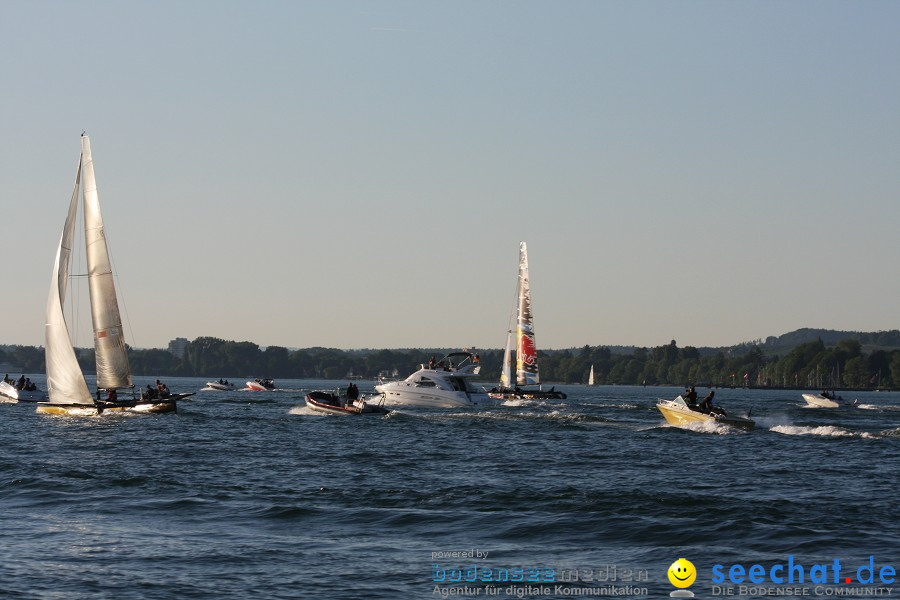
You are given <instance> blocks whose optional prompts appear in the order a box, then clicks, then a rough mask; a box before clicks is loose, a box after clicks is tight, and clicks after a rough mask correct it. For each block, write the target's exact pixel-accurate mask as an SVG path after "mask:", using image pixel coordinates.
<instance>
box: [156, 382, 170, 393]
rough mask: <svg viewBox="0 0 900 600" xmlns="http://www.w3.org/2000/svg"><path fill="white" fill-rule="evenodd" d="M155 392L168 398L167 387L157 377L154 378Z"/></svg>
mask: <svg viewBox="0 0 900 600" xmlns="http://www.w3.org/2000/svg"><path fill="white" fill-rule="evenodd" d="M156 392H157V394H159V397H160V398H168V397H169V387H168V386H167V385H166V384H164V383H163V382H161V381H160V380H159V379H157V380H156Z"/></svg>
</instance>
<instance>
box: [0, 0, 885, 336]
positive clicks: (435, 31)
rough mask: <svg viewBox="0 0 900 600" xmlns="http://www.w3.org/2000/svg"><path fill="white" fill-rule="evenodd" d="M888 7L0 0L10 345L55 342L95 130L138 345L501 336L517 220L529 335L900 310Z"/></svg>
mask: <svg viewBox="0 0 900 600" xmlns="http://www.w3.org/2000/svg"><path fill="white" fill-rule="evenodd" d="M898 27H900V2H889V1H884V2H876V1H860V2H849V1H837V2H831V1H827V0H815V1H796V2H781V1H777V2H776V1H771V2H768V1H759V0H754V1H746V2H741V1H731V2H724V1H723V2H718V1H716V2H711V1H710V2H703V1H697V2H690V1H679V2H675V1H672V2H657V1H621V2H601V1H585V2H567V1H562V2H550V1H547V2H528V1H522V2H511V1H509V2H491V1H477V2H476V1H473V2H456V1H454V2H418V1H415V2H414V1H410V2H393V1H391V2H377V1H369V0H366V1H359V2H342V1H337V2H330V1H329V2H325V1H322V2H301V1H290V2H275V1H266V2H255V1H254V2H251V1H240V2H228V1H215V2H213V1H209V2H202V1H188V2H183V1H177V2H168V1H158V0H152V1H146V2H128V1H122V2H118V1H117V2H102V1H100V2H88V1H79V2H75V1H59V2H46V1H31V0H28V1H16V0H3V1H2V2H0V53H2V56H3V60H2V64H3V70H2V85H0V88H2V93H0V110H2V115H3V117H2V118H3V135H4V141H3V144H2V156H0V159H2V160H0V202H2V209H3V213H2V215H3V223H4V227H3V240H2V245H0V247H2V272H3V279H4V289H5V293H4V294H3V295H2V301H0V302H2V304H0V307H2V308H0V315H2V317H3V319H2V335H0V342H5V343H21V344H34V345H37V344H40V345H43V323H44V304H45V302H46V298H47V290H48V286H49V283H50V269H51V267H52V262H53V257H54V253H55V249H56V248H55V247H56V244H57V241H58V239H59V235H60V232H61V229H62V224H63V220H64V218H65V212H66V207H67V204H68V201H69V196H70V194H71V190H72V185H73V182H74V175H75V169H76V165H77V161H78V153H79V151H80V142H79V135H80V134H81V132H82V130H85V131H87V133H88V134H89V135H90V136H91V141H92V146H93V154H94V161H95V168H96V173H97V180H98V186H99V190H100V201H101V204H102V205H103V209H104V218H105V221H106V227H107V233H108V238H109V243H110V247H111V250H112V252H113V261H114V265H115V267H116V269H117V271H118V284H119V287H120V290H121V292H122V295H123V296H124V301H125V311H126V312H127V315H128V317H129V319H128V320H129V322H130V328H131V332H133V335H129V343H131V344H133V345H135V346H140V347H150V346H165V345H166V343H167V342H168V341H169V340H170V339H172V338H174V337H176V336H182V337H187V338H189V339H193V338H195V337H197V336H201V335H211V336H217V337H222V338H225V339H235V340H250V341H254V342H257V343H259V344H261V345H264V346H265V345H273V344H277V345H285V346H295V347H306V346H333V347H340V348H360V347H389V348H395V347H423V346H442V347H453V346H470V345H474V346H477V347H481V348H485V347H488V348H499V347H501V346H503V345H504V343H505V340H506V327H507V324H508V322H509V315H510V311H511V310H512V307H513V295H514V293H515V285H516V268H517V260H518V258H517V252H518V242H519V240H525V241H527V242H528V248H529V253H530V256H529V258H530V262H531V283H532V292H533V307H534V313H535V321H536V324H535V328H536V338H537V344H538V347H539V348H562V347H570V346H582V345H585V344H591V345H595V344H637V345H646V346H654V345H659V344H665V343H668V342H669V340H672V339H675V340H677V342H678V344H679V345H681V346H684V345H696V346H701V345H725V344H732V343H737V342H741V341H745V340H750V339H755V338H759V337H765V336H767V335H773V334H780V333H784V332H787V331H790V330H793V329H796V328H799V327H827V328H835V329H849V330H882V329H893V328H897V327H898V326H900V310H898V302H897V299H898V295H900V273H898V269H897V266H896V260H897V257H898V255H900V235H898V223H900V35H898ZM76 271H77V269H76ZM81 272H83V270H82V271H81ZM127 327H128V324H126V328H127ZM126 332H128V330H127V329H126ZM78 342H79V345H88V344H89V342H90V335H89V334H86V333H84V332H81V333H79V339H78Z"/></svg>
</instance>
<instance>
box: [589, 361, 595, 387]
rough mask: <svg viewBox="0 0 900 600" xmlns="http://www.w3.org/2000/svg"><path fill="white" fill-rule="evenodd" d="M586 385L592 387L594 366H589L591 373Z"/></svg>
mask: <svg viewBox="0 0 900 600" xmlns="http://www.w3.org/2000/svg"><path fill="white" fill-rule="evenodd" d="M588 385H594V365H591V372H590V374H589V375H588Z"/></svg>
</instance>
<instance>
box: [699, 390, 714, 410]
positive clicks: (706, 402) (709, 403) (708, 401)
mask: <svg viewBox="0 0 900 600" xmlns="http://www.w3.org/2000/svg"><path fill="white" fill-rule="evenodd" d="M715 396H716V392H715V390H709V393H708V394H707V395H706V398H704V399H703V402H701V403H700V411H701V412H705V413H710V412H712V407H713V398H715Z"/></svg>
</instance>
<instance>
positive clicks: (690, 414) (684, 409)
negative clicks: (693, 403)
mask: <svg viewBox="0 0 900 600" xmlns="http://www.w3.org/2000/svg"><path fill="white" fill-rule="evenodd" d="M656 408H657V409H659V412H661V413H662V415H663V417H665V418H666V421H667V422H668V423H669V425H675V426H676V427H684V426H686V425H689V424H691V423H705V422H707V421H714V422H716V423H720V424H722V425H728V426H729V427H737V428H738V429H746V430H747V431H751V430H752V429H753V428H754V427H756V421H753V420H752V419H751V418H750V413H747V416H746V417H736V416H732V415H729V414H727V413H726V412H725V411H724V410H723V409H722V408H721V407H719V406H713V407H712V408H711V409H710V410H709V412H704V411H701V410H700V409H699V408H691V407H690V406H688V403H687V402H685V400H684V398H682V397H681V396H678V397H677V398H675V399H674V400H665V399H663V398H659V399H658V400H657V402H656Z"/></svg>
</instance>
